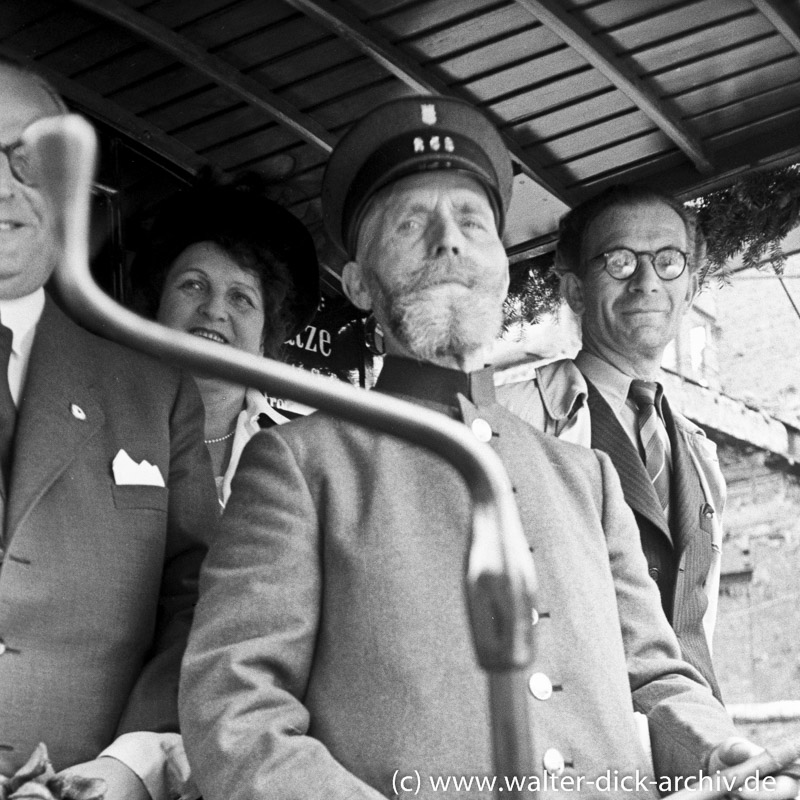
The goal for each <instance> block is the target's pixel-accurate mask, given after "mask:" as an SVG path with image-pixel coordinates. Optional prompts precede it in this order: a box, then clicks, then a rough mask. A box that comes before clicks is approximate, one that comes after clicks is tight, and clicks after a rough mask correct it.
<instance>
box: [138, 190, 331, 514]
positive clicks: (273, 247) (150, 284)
mask: <svg viewBox="0 0 800 800" xmlns="http://www.w3.org/2000/svg"><path fill="white" fill-rule="evenodd" d="M131 282H132V286H133V294H134V299H135V304H136V306H137V310H139V311H141V312H142V313H144V314H145V315H147V316H150V317H154V318H156V319H157V320H158V321H159V322H162V323H163V324H164V325H167V326H168V327H171V328H175V329H176V330H181V331H186V332H187V333H191V334H193V335H195V336H199V337H201V338H205V339H208V340H210V341H214V342H218V343H220V344H225V345H230V346H231V347H236V348H238V349H240V350H244V351H246V352H248V353H252V354H255V355H258V354H261V355H266V356H268V357H270V358H280V357H281V354H282V347H283V343H284V342H285V341H286V340H287V339H288V338H290V337H291V336H295V335H296V334H297V333H298V332H299V331H301V330H302V329H303V328H304V327H305V325H306V324H307V323H308V322H309V320H310V319H311V317H312V316H313V314H314V311H315V310H316V307H317V304H318V302H319V277H318V264H317V257H316V253H315V250H314V245H313V242H312V239H311V236H310V235H309V233H308V231H307V230H306V229H305V227H304V226H303V225H302V224H301V223H300V222H299V221H298V220H297V219H296V218H295V217H293V216H292V215H291V214H290V213H289V212H288V211H286V210H285V209H283V208H281V207H280V206H278V205H277V204H275V203H273V202H272V201H271V200H268V199H267V198H266V197H265V196H264V195H263V193H262V191H261V190H260V188H259V186H258V184H257V183H254V182H253V180H249V179H248V180H246V181H240V182H238V183H235V184H227V185H220V184H217V183H215V182H212V181H210V180H208V179H205V178H204V179H202V181H201V182H200V183H199V184H198V186H196V187H195V188H193V189H190V190H186V191H184V192H179V193H178V194H177V195H175V196H173V197H171V198H169V199H168V200H166V201H165V202H164V203H163V204H162V205H161V206H160V207H159V208H158V209H157V210H156V212H155V216H154V218H153V223H152V227H151V229H150V232H149V236H148V237H147V239H146V244H145V246H144V247H143V248H142V249H141V250H140V252H139V253H138V254H137V256H136V258H135V259H134V262H133V265H132V267H131ZM195 380H196V381H197V385H198V388H199V389H200V394H201V395H202V398H203V403H204V405H205V408H206V427H205V435H206V445H207V447H208V450H209V452H210V454H211V459H212V462H213V464H214V471H215V472H214V474H215V476H216V478H217V489H218V493H219V499H220V503H221V504H222V505H224V504H225V503H226V502H227V499H228V496H229V494H230V484H231V479H232V477H233V474H234V472H235V471H236V467H237V465H238V461H239V456H240V455H241V452H242V450H243V448H244V445H245V444H246V443H247V441H248V440H249V439H250V437H251V436H252V435H253V434H254V433H255V432H256V431H257V430H259V429H260V428H261V427H268V426H270V425H274V424H279V423H282V422H286V421H287V418H286V417H285V416H284V415H283V414H279V413H278V412H277V411H276V410H275V409H274V408H273V407H272V406H271V405H270V404H269V403H268V402H267V401H266V399H265V398H264V396H263V395H262V394H261V393H260V392H257V391H255V390H253V389H247V388H246V387H243V386H238V385H233V384H229V383H226V382H225V381H222V380H220V379H218V378H213V377H209V376H204V375H196V376H195Z"/></svg>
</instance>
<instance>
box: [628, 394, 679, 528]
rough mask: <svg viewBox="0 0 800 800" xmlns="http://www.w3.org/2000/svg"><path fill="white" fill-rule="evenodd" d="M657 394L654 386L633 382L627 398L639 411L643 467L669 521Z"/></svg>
mask: <svg viewBox="0 0 800 800" xmlns="http://www.w3.org/2000/svg"><path fill="white" fill-rule="evenodd" d="M658 390H659V386H658V384H657V383H653V382H652V381H640V380H634V381H631V388H630V391H629V392H628V397H630V399H631V400H633V402H634V403H635V404H636V407H637V408H638V409H639V421H638V422H639V440H640V441H641V443H642V450H643V451H644V464H645V467H647V473H648V475H650V480H651V481H652V482H653V486H654V487H655V490H656V494H657V495H658V499H659V501H660V502H661V507H662V508H663V509H664V514H666V515H667V519H669V473H668V471H667V453H666V450H665V448H664V442H663V440H662V438H661V436H660V435H659V425H660V424H661V422H660V420H659V416H658V411H657V410H656V395H657V393H658ZM660 399H661V398H659V400H660Z"/></svg>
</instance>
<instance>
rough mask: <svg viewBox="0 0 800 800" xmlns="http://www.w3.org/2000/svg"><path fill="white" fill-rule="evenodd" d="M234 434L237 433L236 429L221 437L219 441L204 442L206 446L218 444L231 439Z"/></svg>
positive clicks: (209, 440)
mask: <svg viewBox="0 0 800 800" xmlns="http://www.w3.org/2000/svg"><path fill="white" fill-rule="evenodd" d="M234 433H236V429H235V428H234V429H233V430H232V431H231V432H230V433H226V434H225V435H224V436H220V437H218V438H217V439H203V441H204V442H205V443H206V444H216V443H217V442H224V441H225V440H226V439H230V438H231V436H233V434H234Z"/></svg>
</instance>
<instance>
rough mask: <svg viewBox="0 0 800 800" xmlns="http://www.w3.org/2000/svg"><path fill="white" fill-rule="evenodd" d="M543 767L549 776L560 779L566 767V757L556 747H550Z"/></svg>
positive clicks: (543, 761) (543, 758) (545, 755)
mask: <svg viewBox="0 0 800 800" xmlns="http://www.w3.org/2000/svg"><path fill="white" fill-rule="evenodd" d="M542 766H543V767H544V770H545V772H547V773H548V774H549V775H554V776H556V777H558V776H559V775H561V774H562V773H563V772H564V767H565V766H566V765H565V762H564V756H562V755H561V753H560V752H559V751H558V750H556V748H555V747H550V748H548V749H547V750H545V751H544V755H543V756H542Z"/></svg>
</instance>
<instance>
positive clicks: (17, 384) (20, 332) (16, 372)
mask: <svg viewBox="0 0 800 800" xmlns="http://www.w3.org/2000/svg"><path fill="white" fill-rule="evenodd" d="M43 310H44V289H42V288H39V289H37V290H36V291H35V292H33V293H32V294H29V295H26V296H25V297H15V298H14V299H13V300H0V320H2V322H3V325H5V326H6V328H9V329H10V330H11V333H12V334H13V339H12V342H11V358H10V359H9V361H8V388H9V389H10V390H11V397H13V398H14V403H16V405H19V398H20V395H21V394H22V387H23V386H24V385H25V376H26V375H27V374H28V362H29V361H30V357H31V350H32V349H33V338H34V336H35V335H36V326H37V325H38V323H39V320H40V319H41V316H42V311H43Z"/></svg>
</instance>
